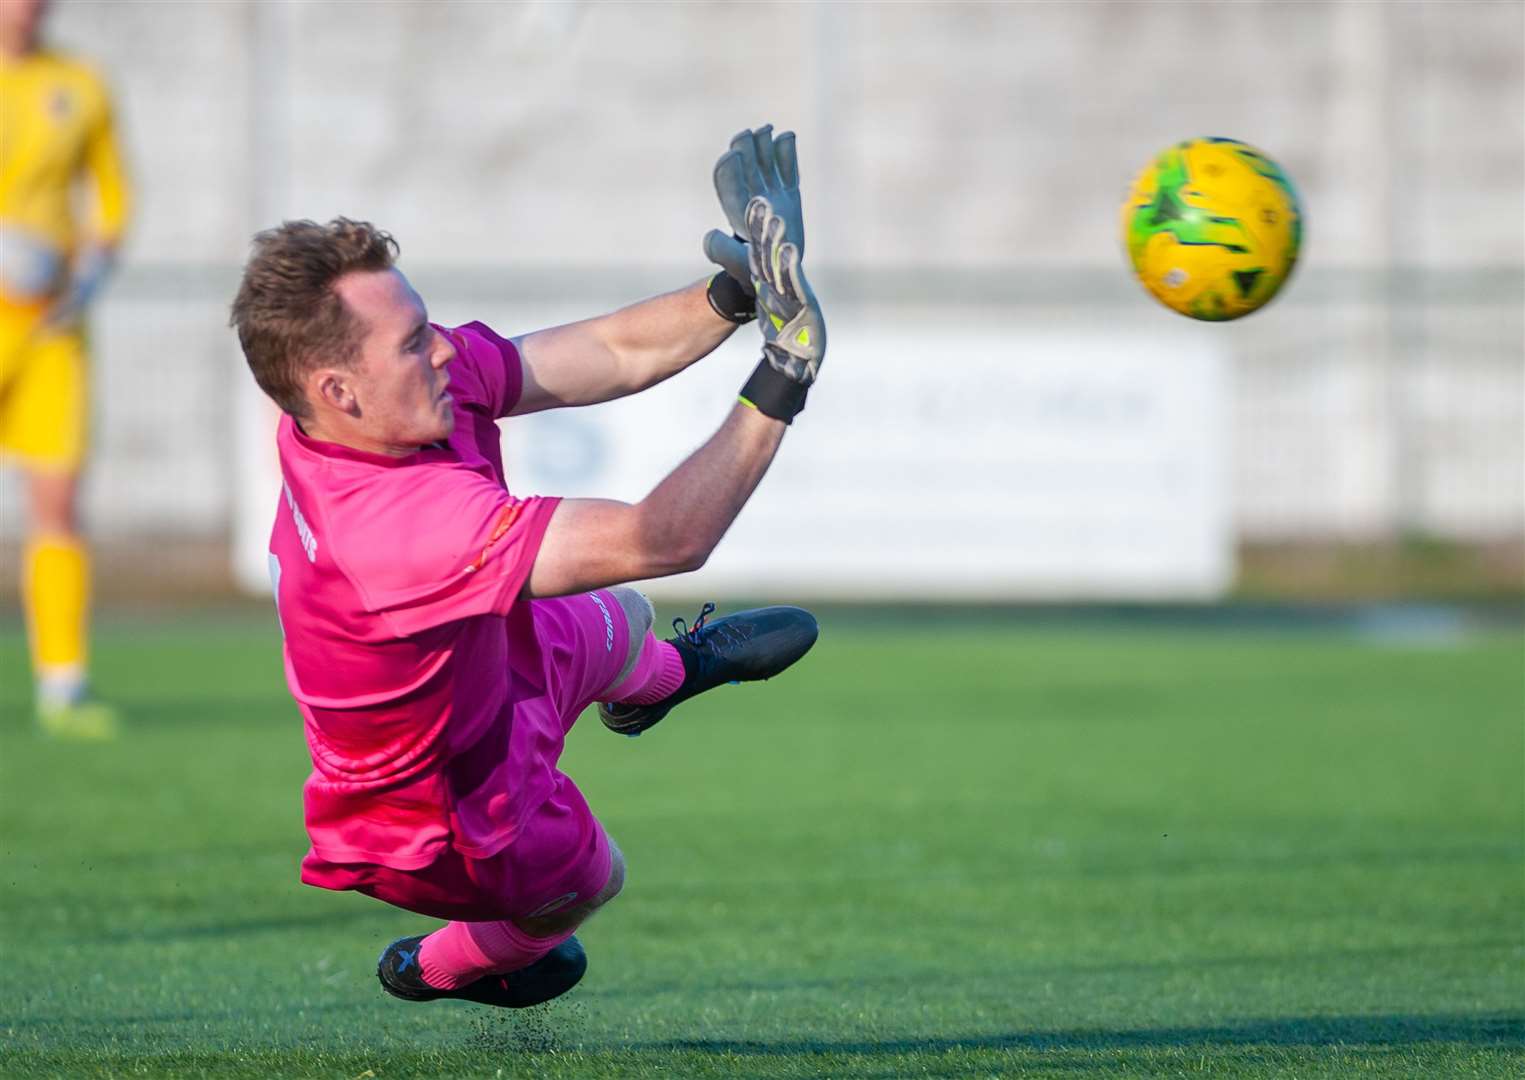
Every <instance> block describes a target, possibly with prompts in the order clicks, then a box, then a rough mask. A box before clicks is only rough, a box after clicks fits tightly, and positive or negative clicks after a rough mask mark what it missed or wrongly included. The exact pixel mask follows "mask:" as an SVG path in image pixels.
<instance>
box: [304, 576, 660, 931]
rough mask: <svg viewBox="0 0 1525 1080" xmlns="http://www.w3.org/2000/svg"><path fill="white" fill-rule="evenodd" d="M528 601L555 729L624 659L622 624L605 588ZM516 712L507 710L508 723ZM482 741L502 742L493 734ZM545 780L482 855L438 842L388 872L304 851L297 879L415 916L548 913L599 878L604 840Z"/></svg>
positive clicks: (560, 787)
mask: <svg viewBox="0 0 1525 1080" xmlns="http://www.w3.org/2000/svg"><path fill="white" fill-rule="evenodd" d="M531 603H532V605H533V612H534V619H535V632H536V636H537V637H538V638H539V640H540V642H541V644H542V646H543V648H544V649H545V651H546V653H547V655H548V657H549V660H550V665H549V666H550V672H551V678H550V680H549V682H550V687H549V690H550V696H551V700H552V702H553V703H554V706H555V709H554V711H555V716H554V717H546V718H545V722H548V723H556V724H559V725H560V726H561V731H562V734H563V735H564V734H565V733H566V732H568V731H570V730H571V729H572V725H573V724H574V723H575V722H576V720H577V717H578V715H579V714H580V713H581V712H582V711H583V710H584V709H586V708H587V707H588V706H589V705H591V704H593V702H595V701H596V700H598V696H599V695H600V694H601V693H602V692H603V691H605V690H607V689H608V688H609V687H610V686H611V685H612V684H613V682H614V680H615V678H616V677H617V676H618V675H619V673H620V669H621V668H623V667H624V664H625V660H626V658H627V657H628V655H629V649H630V645H629V642H630V628H629V624H628V623H627V621H626V619H625V616H624V613H623V611H622V610H621V608H620V606H619V602H618V601H617V600H616V599H615V598H614V596H613V595H612V594H610V593H608V592H606V591H605V592H600V593H596V594H589V593H584V594H581V595H578V596H566V597H556V598H553V599H549V600H535V601H531ZM546 712H550V710H546ZM521 715H522V714H516V722H520V718H521ZM482 742H483V744H491V745H494V746H501V745H502V744H501V742H500V741H499V740H495V739H484V740H482ZM475 752H478V750H477V749H476V748H473V750H469V751H467V752H466V753H467V754H471V753H475ZM455 760H458V759H455ZM453 763H454V761H453ZM549 764H551V765H552V766H554V765H555V762H550V763H549ZM554 778H555V787H554V789H553V791H552V793H551V795H550V797H549V798H547V799H546V800H545V802H543V803H541V804H540V806H539V807H538V808H537V809H536V810H535V811H534V812H533V813H532V814H530V815H529V816H528V818H527V819H525V820H523V821H521V822H520V828H519V831H518V834H517V835H516V836H515V838H514V840H513V842H512V843H510V844H509V845H508V846H507V847H506V848H504V849H503V850H502V851H500V852H498V853H497V854H496V855H493V856H491V857H490V858H485V859H474V858H470V857H468V856H466V855H462V854H461V853H460V852H458V851H456V850H454V849H453V848H447V849H445V851H444V852H443V853H442V854H441V855H440V857H439V858H437V859H435V860H434V861H433V862H432V863H430V864H429V865H427V866H425V867H423V868H422V869H419V870H398V869H394V868H392V867H387V866H379V865H376V864H372V863H332V862H328V861H327V860H325V859H323V858H320V857H319V856H318V855H317V854H316V853H314V852H311V851H309V852H308V853H307V857H306V858H305V859H303V860H302V880H303V881H304V882H305V883H306V884H308V885H316V886H317V887H319V888H323V889H340V890H344V889H354V890H355V891H357V892H361V893H364V894H365V895H367V896H373V897H375V898H376V899H378V900H383V901H385V902H386V903H388V904H392V905H393V906H395V907H400V908H404V909H405V910H408V911H414V912H417V913H419V914H420V915H428V916H431V917H433V918H436V919H458V920H462V921H466V922H489V921H496V920H500V919H510V918H527V917H532V916H539V915H548V914H550V913H551V912H553V911H558V910H561V909H563V908H567V907H572V906H574V905H577V904H580V903H586V902H587V901H588V900H591V899H592V898H593V897H594V896H596V895H597V894H598V893H599V891H600V890H602V889H603V887H604V885H605V884H607V883H608V881H609V871H610V865H611V864H610V855H609V838H608V836H607V835H605V833H604V828H603V826H602V825H601V824H600V823H599V821H598V819H597V818H596V817H594V816H593V811H592V810H591V809H590V808H589V806H588V802H587V800H586V799H584V798H583V795H582V792H581V791H579V790H578V789H577V785H576V784H574V783H573V782H572V780H571V778H570V777H568V776H566V775H565V774H563V773H562V772H560V771H559V770H557V771H555V774H554Z"/></svg>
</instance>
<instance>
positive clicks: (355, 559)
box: [270, 323, 560, 870]
mask: <svg viewBox="0 0 1525 1080" xmlns="http://www.w3.org/2000/svg"><path fill="white" fill-rule="evenodd" d="M437 329H440V332H441V333H444V334H446V335H447V336H448V337H449V338H450V340H451V342H452V343H453V344H454V345H455V347H456V358H455V360H454V361H452V362H451V364H450V366H449V368H448V369H447V371H448V372H449V375H450V394H451V396H452V397H453V398H454V401H455V404H454V409H455V431H454V433H453V434H452V435H451V436H450V441H449V445H448V446H447V447H440V448H429V449H423V450H420V451H418V452H417V453H415V454H412V455H410V456H408V457H405V458H392V457H386V456H384V455H379V454H369V453H364V452H362V451H358V450H351V449H348V448H346V447H342V446H338V445H336V444H333V443H325V442H319V441H317V440H314V439H310V438H308V437H307V436H306V435H304V434H303V433H302V432H301V431H300V430H299V429H298V428H297V426H296V424H295V423H293V422H292V420H291V418H290V417H289V416H283V417H282V418H281V422H280V429H279V432H278V434H277V437H276V438H277V443H278V446H279V449H280V460H281V474H282V477H283V479H284V489H283V491H282V493H281V499H280V503H279V507H278V509H277V511H276V518H275V527H274V529H273V530H272V532H271V536H270V571H271V576H272V578H273V580H274V583H275V592H276V605H277V609H278V611H279V613H280V619H281V628H282V631H283V632H284V634H285V639H286V644H285V661H286V681H287V684H288V685H289V686H290V688H291V693H292V695H293V696H294V697H295V698H296V700H297V704H298V705H299V707H300V708H301V711H302V716H303V717H304V719H305V720H306V729H307V743H308V747H309V749H310V750H311V752H312V762H313V772H312V775H311V776H310V777H309V778H308V780H307V784H306V787H305V789H304V804H305V809H306V817H307V831H308V835H309V836H310V837H311V839H312V846H313V849H314V850H315V851H316V852H317V853H318V855H320V856H321V857H323V858H324V859H327V860H329V861H330V862H364V863H379V864H381V865H383V866H390V867H394V868H397V869H400V870H412V869H417V868H419V867H422V866H424V865H426V864H428V863H429V862H431V861H432V860H433V859H434V858H435V857H437V856H438V855H439V853H440V852H441V850H442V849H444V848H445V847H446V846H447V845H451V846H453V847H455V849H456V850H458V851H460V852H461V853H463V854H465V855H469V856H473V857H477V858H485V857H487V856H490V855H493V854H496V853H497V852H498V851H500V850H502V848H503V847H505V846H506V845H507V844H509V843H510V842H512V840H513V838H514V833H515V828H516V823H517V822H518V821H520V820H522V819H523V818H524V817H525V816H526V815H527V814H528V813H529V812H531V811H533V810H534V809H535V808H536V807H538V806H539V805H540V803H541V802H543V801H544V799H545V798H546V796H547V795H548V794H549V793H550V791H551V789H552V786H553V784H554V766H555V758H556V752H559V750H560V746H559V744H558V745H556V746H555V747H551V746H548V745H542V744H543V743H545V742H546V741H547V738H548V736H547V735H546V734H545V733H543V732H541V731H539V730H538V729H537V728H536V727H535V725H532V724H527V723H526V724H522V725H519V728H520V730H515V725H514V723H513V714H514V709H513V706H514V702H515V701H516V700H517V699H519V698H521V697H534V696H535V695H537V694H539V693H541V692H542V690H543V687H544V681H545V669H544V661H543V659H542V656H541V650H540V646H539V643H538V642H537V641H536V640H535V634H534V628H533V625H532V623H531V619H530V611H529V606H528V604H525V603H519V602H517V601H518V597H519V592H520V589H521V588H522V587H523V585H524V582H525V579H526V578H528V576H529V572H530V567H531V566H532V565H533V563H534V561H535V555H536V553H537V552H538V551H539V548H540V541H541V538H542V536H544V534H545V528H546V525H547V523H548V521H549V520H550V517H551V513H552V511H554V510H555V508H556V503H557V500H556V499H542V498H529V499H516V498H514V497H513V496H512V495H510V494H509V493H508V491H507V489H506V487H505V482H504V475H503V463H502V457H501V453H500V451H499V443H498V428H497V425H496V424H494V422H493V421H494V419H496V418H497V417H501V416H504V415H506V414H507V412H508V410H509V409H511V408H512V407H513V406H514V404H515V403H516V402H517V401H518V400H519V393H520V390H521V388H522V383H523V373H522V370H521V367H520V361H519V354H518V352H517V350H516V349H515V348H514V346H513V345H512V343H510V342H508V341H506V340H504V339H503V338H500V337H498V335H497V334H495V333H493V332H492V331H491V330H489V329H488V328H487V327H486V326H484V325H482V324H481V323H469V324H467V325H465V326H461V327H457V328H456V329H454V330H445V329H443V328H437Z"/></svg>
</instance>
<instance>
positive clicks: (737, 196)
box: [704, 124, 805, 287]
mask: <svg viewBox="0 0 1525 1080" xmlns="http://www.w3.org/2000/svg"><path fill="white" fill-rule="evenodd" d="M715 194H716V195H717V196H718V197H719V199H720V208H721V209H722V210H724V211H725V217H726V221H727V222H729V223H730V226H731V232H730V233H729V234H728V233H725V232H723V231H721V230H720V229H711V230H710V231H709V232H708V233H706V234H705V237H704V255H705V257H706V258H707V259H709V260H710V261H711V262H713V263H715V264H716V265H718V266H720V267H722V268H723V269H724V270H725V272H726V273H728V274H730V275H731V277H732V278H734V279H735V280H736V281H737V283H739V284H741V285H742V286H743V287H745V286H748V285H750V280H749V271H748V268H747V252H746V235H747V204H748V203H750V202H751V201H752V199H753V198H755V197H756V196H759V195H760V196H762V197H763V198H765V199H767V200H768V204H769V205H770V206H772V207H773V212H774V213H775V214H777V215H778V216H779V217H780V218H782V219H783V221H784V231H785V233H786V235H787V239H788V240H789V242H790V243H792V244H794V246H795V248H796V250H798V251H799V253H800V256H801V257H803V256H804V254H805V219H804V213H803V208H802V206H801V203H800V168H799V159H798V157H797V154H796V151H795V145H794V132H792V131H786V132H784V133H783V134H781V135H780V136H779V137H778V138H776V139H775V138H774V137H773V125H772V124H764V125H763V126H762V127H760V128H757V129H756V130H755V131H753V130H747V131H741V132H738V133H737V134H736V135H735V136H734V137H733V138H732V139H731V148H730V149H729V150H727V151H726V152H725V153H724V154H722V155H721V156H720V160H719V161H717V162H715Z"/></svg>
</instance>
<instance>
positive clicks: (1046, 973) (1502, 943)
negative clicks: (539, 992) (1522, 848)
mask: <svg viewBox="0 0 1525 1080" xmlns="http://www.w3.org/2000/svg"><path fill="white" fill-rule="evenodd" d="M1519 947H1520V942H1519V941H1517V940H1505V939H1496V940H1488V941H1467V942H1456V943H1446V944H1423V945H1388V946H1378V947H1374V948H1347V949H1320V950H1318V951H1316V952H1311V953H1260V954H1255V953H1250V954H1244V953H1238V954H1234V955H1231V956H1192V957H1183V958H1181V959H1175V960H1139V961H1121V962H1103V963H1060V964H1033V965H1027V966H1006V967H1002V968H999V969H996V970H985V971H967V970H965V971H951V970H950V971H938V972H926V971H898V972H891V973H886V974H878V975H864V974H851V975H842V976H838V977H832V978H818V979H774V980H764V981H758V980H752V981H739V982H733V983H660V984H652V983H643V984H640V985H632V986H622V987H612V988H610V989H607V990H590V991H585V992H586V993H589V994H591V995H593V996H597V997H610V998H620V997H640V998H650V997H652V996H653V995H656V994H682V995H687V994H695V993H698V994H720V993H743V994H767V993H801V992H808V991H812V990H821V991H831V990H843V991H845V990H848V989H853V988H862V987H868V986H881V987H903V988H905V989H906V990H914V989H916V988H918V987H920V988H926V989H927V992H928V993H929V994H934V993H937V992H938V991H937V989H936V988H937V987H938V986H939V985H940V984H944V983H949V982H955V983H957V984H958V985H959V986H961V987H970V986H974V985H977V984H1006V983H1012V982H1015V981H1020V980H1023V979H1045V980H1049V979H1056V978H1061V979H1062V978H1106V977H1109V976H1114V977H1115V976H1134V975H1150V974H1161V973H1164V974H1169V973H1172V972H1177V971H1206V970H1210V969H1216V968H1241V967H1263V966H1269V967H1278V966H1283V965H1288V964H1291V965H1297V966H1300V967H1301V966H1308V965H1314V964H1324V963H1345V962H1349V961H1352V960H1354V961H1360V962H1363V963H1370V962H1372V961H1379V960H1403V959H1410V958H1413V957H1420V956H1428V955H1454V954H1457V953H1472V952H1493V951H1496V950H1501V949H1518V948H1519Z"/></svg>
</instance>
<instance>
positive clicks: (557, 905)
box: [524, 892, 577, 919]
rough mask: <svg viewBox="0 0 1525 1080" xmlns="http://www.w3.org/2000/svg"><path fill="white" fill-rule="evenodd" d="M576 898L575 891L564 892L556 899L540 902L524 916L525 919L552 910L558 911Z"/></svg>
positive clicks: (536, 917) (545, 913)
mask: <svg viewBox="0 0 1525 1080" xmlns="http://www.w3.org/2000/svg"><path fill="white" fill-rule="evenodd" d="M576 899H577V894H576V893H575V892H569V893H565V894H564V895H562V896H558V897H557V898H556V899H554V900H552V901H550V902H549V903H545V904H541V905H540V906H539V907H537V908H536V909H535V910H534V911H532V912H530V913H529V914H528V915H526V916H524V917H525V918H526V919H538V918H540V917H541V916H542V915H549V914H550V913H551V912H553V911H560V910H561V909H562V908H564V907H566V906H567V905H568V904H570V903H571V902H572V901H573V900H576Z"/></svg>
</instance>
